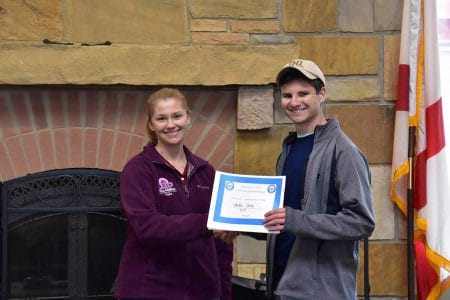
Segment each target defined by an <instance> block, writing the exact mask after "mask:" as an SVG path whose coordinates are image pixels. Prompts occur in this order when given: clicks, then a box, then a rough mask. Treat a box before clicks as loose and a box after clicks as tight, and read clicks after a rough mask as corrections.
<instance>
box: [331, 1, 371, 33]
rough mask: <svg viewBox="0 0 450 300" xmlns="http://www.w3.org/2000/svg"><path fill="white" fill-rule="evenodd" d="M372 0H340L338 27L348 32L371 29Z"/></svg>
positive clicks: (369, 30) (368, 30)
mask: <svg viewBox="0 0 450 300" xmlns="http://www.w3.org/2000/svg"><path fill="white" fill-rule="evenodd" d="M372 1H373V0H343V1H340V5H341V7H340V9H339V12H340V13H339V28H340V29H341V30H342V31H350V32H372V31H373V2H372Z"/></svg>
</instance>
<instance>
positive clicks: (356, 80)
mask: <svg viewBox="0 0 450 300" xmlns="http://www.w3.org/2000/svg"><path fill="white" fill-rule="evenodd" d="M379 97H380V92H379V86H378V79H377V78H375V77H352V78H346V77H343V78H341V77H333V78H327V99H328V100H329V101H336V100H345V101H361V100H371V99H377V98H379Z"/></svg>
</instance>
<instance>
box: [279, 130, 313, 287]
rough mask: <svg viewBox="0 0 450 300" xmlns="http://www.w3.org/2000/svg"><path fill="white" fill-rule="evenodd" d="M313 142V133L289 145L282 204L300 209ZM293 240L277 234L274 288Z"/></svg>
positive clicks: (290, 235) (288, 235) (286, 235)
mask: <svg viewBox="0 0 450 300" xmlns="http://www.w3.org/2000/svg"><path fill="white" fill-rule="evenodd" d="M313 143H314V134H310V135H307V136H304V137H298V138H297V139H296V140H295V141H294V143H293V144H292V145H291V148H290V151H289V154H288V156H287V158H286V161H285V163H284V166H283V175H285V176H286V187H285V192H284V206H289V207H292V208H294V209H302V207H301V203H300V199H302V198H303V189H304V185H305V172H306V164H307V161H308V158H309V155H310V154H311V151H312V148H313ZM294 241H295V235H293V234H292V233H289V232H281V233H280V234H278V235H277V238H276V243H275V259H274V270H273V284H274V285H273V287H274V288H275V289H276V287H277V285H278V282H279V281H280V278H281V275H283V272H284V269H285V267H286V263H287V260H288V257H289V253H290V252H291V248H292V245H293V244H294Z"/></svg>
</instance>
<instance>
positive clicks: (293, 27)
mask: <svg viewBox="0 0 450 300" xmlns="http://www.w3.org/2000/svg"><path fill="white" fill-rule="evenodd" d="M282 3H283V4H282V5H283V6H282V9H283V28H284V31H286V32H320V31H329V30H335V29H336V0H284V1H283V2H282Z"/></svg>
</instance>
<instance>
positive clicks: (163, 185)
mask: <svg viewBox="0 0 450 300" xmlns="http://www.w3.org/2000/svg"><path fill="white" fill-rule="evenodd" d="M158 184H159V193H160V194H161V195H165V196H171V195H173V193H175V192H176V191H177V189H176V188H174V187H173V183H172V182H170V181H169V180H167V179H166V178H164V177H161V178H159V179H158Z"/></svg>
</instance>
